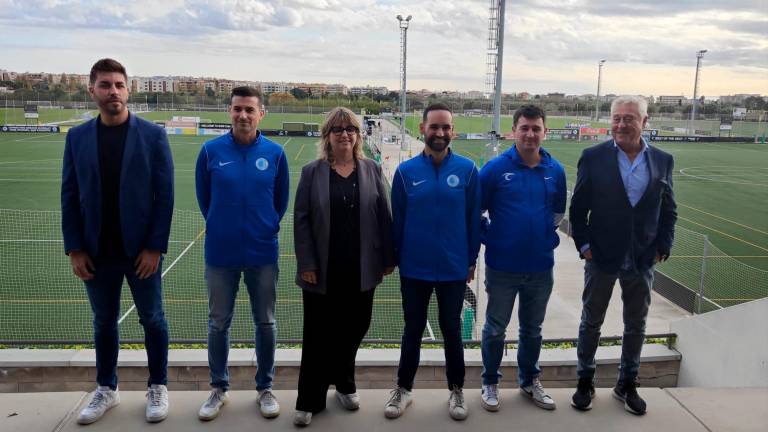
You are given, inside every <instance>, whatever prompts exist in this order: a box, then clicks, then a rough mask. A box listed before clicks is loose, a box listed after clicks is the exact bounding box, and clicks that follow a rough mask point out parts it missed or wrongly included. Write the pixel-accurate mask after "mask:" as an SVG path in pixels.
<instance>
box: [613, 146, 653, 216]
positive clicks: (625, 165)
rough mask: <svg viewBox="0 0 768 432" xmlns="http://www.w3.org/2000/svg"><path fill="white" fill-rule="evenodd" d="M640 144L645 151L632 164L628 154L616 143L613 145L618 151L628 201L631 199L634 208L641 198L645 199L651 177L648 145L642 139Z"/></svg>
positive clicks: (617, 155)
mask: <svg viewBox="0 0 768 432" xmlns="http://www.w3.org/2000/svg"><path fill="white" fill-rule="evenodd" d="M640 142H642V143H643V149H642V150H640V153H639V154H638V155H637V156H635V160H633V161H631V162H630V160H629V157H628V156H627V154H626V153H624V150H622V149H621V147H619V146H618V145H616V142H615V141H614V143H613V146H614V147H616V149H617V150H618V152H617V153H616V158H617V159H618V162H619V172H620V173H621V181H623V182H624V190H625V191H626V192H627V199H629V203H630V204H631V205H632V207H634V206H636V205H637V202H638V201H640V198H642V197H643V194H644V193H645V189H646V188H647V187H648V181H649V180H650V177H651V174H650V172H649V170H648V161H647V159H646V156H645V154H646V153H647V152H648V144H647V143H646V142H645V140H644V139H642V138H640Z"/></svg>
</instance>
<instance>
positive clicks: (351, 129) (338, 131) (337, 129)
mask: <svg viewBox="0 0 768 432" xmlns="http://www.w3.org/2000/svg"><path fill="white" fill-rule="evenodd" d="M359 131H360V129H358V128H356V127H355V126H347V127H341V126H333V127H331V133H332V134H334V135H341V133H342V132H346V133H348V134H350V135H353V134H356V133H358V132H359Z"/></svg>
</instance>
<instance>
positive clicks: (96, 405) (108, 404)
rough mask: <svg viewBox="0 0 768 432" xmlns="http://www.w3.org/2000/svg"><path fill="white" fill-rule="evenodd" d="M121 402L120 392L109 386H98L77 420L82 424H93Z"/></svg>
mask: <svg viewBox="0 0 768 432" xmlns="http://www.w3.org/2000/svg"><path fill="white" fill-rule="evenodd" d="M119 403H120V393H118V392H117V390H112V389H111V388H109V387H108V386H98V387H96V390H95V391H94V392H93V395H92V396H91V401H90V402H88V406H86V407H85V408H83V410H82V411H80V415H78V416H77V422H78V423H80V424H81V425H85V424H91V423H93V422H95V421H96V420H98V419H100V418H101V416H103V415H104V413H105V412H107V410H108V409H110V408H112V407H115V406H117V405H118V404H119Z"/></svg>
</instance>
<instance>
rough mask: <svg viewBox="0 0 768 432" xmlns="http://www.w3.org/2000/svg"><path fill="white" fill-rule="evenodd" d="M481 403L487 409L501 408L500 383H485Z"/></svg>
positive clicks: (481, 393)
mask: <svg viewBox="0 0 768 432" xmlns="http://www.w3.org/2000/svg"><path fill="white" fill-rule="evenodd" d="M480 405H482V406H483V408H485V410H486V411H498V410H499V385H498V384H488V385H485V384H483V388H482V389H481V390H480Z"/></svg>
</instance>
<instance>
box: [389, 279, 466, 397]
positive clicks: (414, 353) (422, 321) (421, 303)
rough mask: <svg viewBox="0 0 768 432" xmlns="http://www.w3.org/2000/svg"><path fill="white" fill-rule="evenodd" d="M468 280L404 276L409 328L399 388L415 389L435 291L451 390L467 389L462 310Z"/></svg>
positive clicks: (402, 352)
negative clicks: (423, 339) (435, 280)
mask: <svg viewBox="0 0 768 432" xmlns="http://www.w3.org/2000/svg"><path fill="white" fill-rule="evenodd" d="M466 287H467V284H466V281H463V280H461V281H448V282H433V281H425V280H418V279H410V278H407V277H403V276H401V277H400V293H401V294H402V296H403V315H404V316H403V318H404V319H405V329H404V330H403V341H402V345H401V346H400V365H399V367H398V370H397V385H398V386H400V387H403V388H405V389H406V390H412V389H413V380H414V379H415V378H416V370H417V369H418V368H419V359H420V350H421V338H422V336H423V335H424V329H425V328H426V326H427V312H428V310H429V300H430V298H431V297H432V291H433V290H434V291H435V294H436V295H437V308H438V321H439V322H440V331H441V332H442V333H443V340H444V344H443V349H444V350H445V374H446V377H447V378H448V388H449V389H452V388H453V387H464V345H463V344H462V343H461V308H462V306H463V305H464V291H465V290H466Z"/></svg>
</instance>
